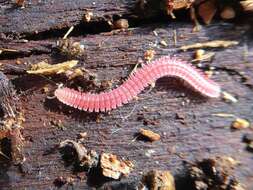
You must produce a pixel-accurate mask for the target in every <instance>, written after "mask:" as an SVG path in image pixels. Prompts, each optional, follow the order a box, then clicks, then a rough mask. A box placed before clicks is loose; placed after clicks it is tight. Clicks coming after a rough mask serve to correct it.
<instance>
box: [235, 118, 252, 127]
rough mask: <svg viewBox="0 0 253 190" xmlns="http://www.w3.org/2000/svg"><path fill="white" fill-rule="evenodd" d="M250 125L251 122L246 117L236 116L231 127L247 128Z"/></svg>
mask: <svg viewBox="0 0 253 190" xmlns="http://www.w3.org/2000/svg"><path fill="white" fill-rule="evenodd" d="M249 126H250V123H249V122H248V121H247V120H246V119H242V118H236V120H235V121H233V122H232V124H231V127H232V128H233V129H246V128H248V127H249Z"/></svg>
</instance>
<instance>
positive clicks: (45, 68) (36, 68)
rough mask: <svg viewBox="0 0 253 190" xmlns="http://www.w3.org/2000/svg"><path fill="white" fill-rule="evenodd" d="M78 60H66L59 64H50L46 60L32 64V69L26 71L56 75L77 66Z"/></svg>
mask: <svg viewBox="0 0 253 190" xmlns="http://www.w3.org/2000/svg"><path fill="white" fill-rule="evenodd" d="M77 63H78V61H77V60H71V61H66V62H63V63H58V64H54V65H51V64H48V63H47V62H45V61H41V62H39V63H37V64H34V65H32V67H31V70H28V71H26V72H27V73H28V74H42V75H54V74H61V73H65V72H66V71H68V70H69V69H71V68H73V67H74V66H76V65H77Z"/></svg>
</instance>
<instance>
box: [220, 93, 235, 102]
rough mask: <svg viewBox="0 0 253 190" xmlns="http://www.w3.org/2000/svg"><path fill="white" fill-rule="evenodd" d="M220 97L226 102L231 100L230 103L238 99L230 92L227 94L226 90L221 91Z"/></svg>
mask: <svg viewBox="0 0 253 190" xmlns="http://www.w3.org/2000/svg"><path fill="white" fill-rule="evenodd" d="M222 98H223V99H224V100H225V101H227V102H232V103H237V102H238V100H237V99H236V98H235V97H234V96H233V95H232V94H229V93H228V92H225V91H223V92H222Z"/></svg>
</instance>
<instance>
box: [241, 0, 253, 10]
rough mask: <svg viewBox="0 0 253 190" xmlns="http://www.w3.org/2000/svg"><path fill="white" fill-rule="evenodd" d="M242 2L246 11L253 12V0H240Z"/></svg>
mask: <svg viewBox="0 0 253 190" xmlns="http://www.w3.org/2000/svg"><path fill="white" fill-rule="evenodd" d="M240 4H241V6H242V8H243V10H244V11H247V12H248V11H249V12H253V0H245V1H240Z"/></svg>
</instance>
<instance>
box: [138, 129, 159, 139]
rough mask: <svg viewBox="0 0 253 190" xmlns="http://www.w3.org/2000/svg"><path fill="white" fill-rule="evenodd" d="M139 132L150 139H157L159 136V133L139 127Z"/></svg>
mask: <svg viewBox="0 0 253 190" xmlns="http://www.w3.org/2000/svg"><path fill="white" fill-rule="evenodd" d="M140 134H141V135H143V136H144V137H147V138H148V139H149V140H150V141H158V140H160V138H161V137H160V135H159V134H157V133H154V132H153V131H150V130H145V129H142V128H141V129H140Z"/></svg>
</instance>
